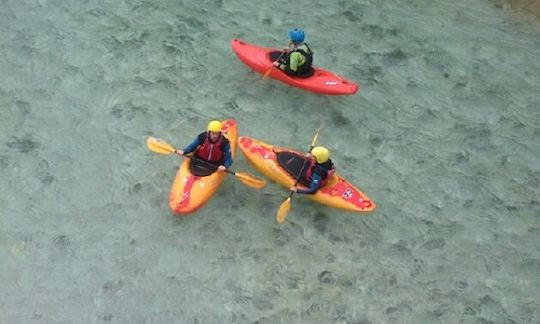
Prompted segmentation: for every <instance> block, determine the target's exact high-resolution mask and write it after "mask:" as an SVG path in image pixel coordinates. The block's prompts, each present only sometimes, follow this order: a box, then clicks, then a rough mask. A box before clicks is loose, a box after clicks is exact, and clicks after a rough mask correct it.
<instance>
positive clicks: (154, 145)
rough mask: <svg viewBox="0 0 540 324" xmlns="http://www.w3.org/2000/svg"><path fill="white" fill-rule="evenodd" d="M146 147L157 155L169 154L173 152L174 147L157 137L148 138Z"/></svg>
mask: <svg viewBox="0 0 540 324" xmlns="http://www.w3.org/2000/svg"><path fill="white" fill-rule="evenodd" d="M146 146H148V148H149V149H150V150H151V151H153V152H156V153H159V154H171V153H174V152H175V149H174V147H172V146H171V145H170V144H169V143H167V142H165V141H164V140H162V139H161V138H157V137H148V139H147V140H146Z"/></svg>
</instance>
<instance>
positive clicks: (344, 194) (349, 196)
mask: <svg viewBox="0 0 540 324" xmlns="http://www.w3.org/2000/svg"><path fill="white" fill-rule="evenodd" d="M319 191H320V192H321V193H324V194H327V195H330V196H333V197H335V196H339V195H341V198H342V199H343V200H345V201H346V202H348V203H351V204H353V205H355V206H358V207H360V208H362V209H370V208H371V207H372V206H373V203H372V202H371V200H369V199H368V198H366V197H364V196H363V195H362V194H361V193H360V192H358V191H357V190H355V189H354V188H351V185H350V184H349V183H348V182H347V181H345V180H343V179H341V178H338V182H337V183H336V184H333V185H326V186H324V187H322V188H321V189H319Z"/></svg>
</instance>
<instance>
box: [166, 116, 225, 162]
mask: <svg viewBox="0 0 540 324" xmlns="http://www.w3.org/2000/svg"><path fill="white" fill-rule="evenodd" d="M191 152H195V156H196V157H198V158H199V159H201V160H204V161H206V162H210V163H212V164H214V165H216V166H218V170H220V171H225V170H226V169H227V168H229V167H230V166H231V164H232V162H233V160H232V157H231V145H230V143H229V140H228V139H227V138H225V136H223V134H222V133H221V122H220V121H218V120H212V121H211V122H210V123H208V127H207V131H206V132H202V133H200V134H199V135H198V136H197V137H196V138H195V140H194V141H193V143H191V144H189V145H188V146H186V148H184V149H183V150H176V154H178V155H180V156H182V155H185V154H189V153H191Z"/></svg>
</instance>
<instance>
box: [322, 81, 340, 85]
mask: <svg viewBox="0 0 540 324" xmlns="http://www.w3.org/2000/svg"><path fill="white" fill-rule="evenodd" d="M324 84H326V85H330V86H333V85H336V84H338V82H337V81H326V82H325V83H324Z"/></svg>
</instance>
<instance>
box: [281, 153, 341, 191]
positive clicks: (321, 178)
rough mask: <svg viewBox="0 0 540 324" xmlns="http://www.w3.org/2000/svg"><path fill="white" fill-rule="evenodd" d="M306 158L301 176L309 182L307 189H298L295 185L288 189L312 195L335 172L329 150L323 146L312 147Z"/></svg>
mask: <svg viewBox="0 0 540 324" xmlns="http://www.w3.org/2000/svg"><path fill="white" fill-rule="evenodd" d="M307 159H308V161H307V166H306V168H305V170H304V174H303V176H302V177H303V178H304V179H305V180H306V183H309V187H308V189H299V188H297V187H295V186H292V187H291V188H290V189H291V190H292V191H295V192H296V193H300V194H309V195H312V194H314V193H316V192H317V190H319V189H320V188H322V187H324V185H325V184H326V183H327V182H328V180H329V179H330V178H331V177H332V175H333V174H334V173H335V168H334V163H332V160H330V152H329V151H328V149H327V148H326V147H323V146H317V147H314V148H313V150H311V153H310V154H308V157H307Z"/></svg>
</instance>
